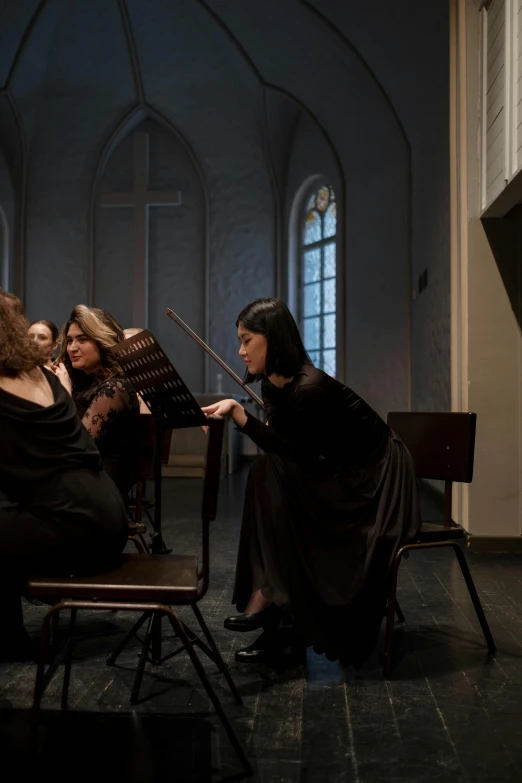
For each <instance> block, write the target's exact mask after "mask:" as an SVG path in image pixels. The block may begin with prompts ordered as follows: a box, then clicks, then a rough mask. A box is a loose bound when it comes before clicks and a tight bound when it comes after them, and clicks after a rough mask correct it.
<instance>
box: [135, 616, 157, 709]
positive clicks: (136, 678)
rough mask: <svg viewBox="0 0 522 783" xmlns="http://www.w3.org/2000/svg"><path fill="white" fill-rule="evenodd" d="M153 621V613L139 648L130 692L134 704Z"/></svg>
mask: <svg viewBox="0 0 522 783" xmlns="http://www.w3.org/2000/svg"><path fill="white" fill-rule="evenodd" d="M153 621H154V613H152V614H151V615H150V617H149V624H148V626H147V631H146V633H145V639H144V640H143V647H142V648H141V655H140V661H139V663H138V668H137V670H136V676H135V678H134V684H133V686H132V692H131V697H130V703H131V704H136V703H137V701H138V699H139V697H140V688H141V681H142V680H143V673H144V671H145V664H146V663H147V656H148V653H149V647H150V637H151V635H152V624H153Z"/></svg>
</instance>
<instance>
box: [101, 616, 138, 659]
mask: <svg viewBox="0 0 522 783" xmlns="http://www.w3.org/2000/svg"><path fill="white" fill-rule="evenodd" d="M147 617H148V614H147V612H144V613H143V614H142V615H141V617H140V619H139V620H138V621H137V622H136V623H134V625H133V626H132V628H131V629H130V631H129V632H128V633H126V634H125V636H124V637H123V639H122V640H121V642H120V643H119V644H118V646H117V647H116V649H115V650H114V652H113V653H111V654H110V655H109V657H108V658H107V666H114V664H115V663H116V661H117V660H118V658H119V656H120V655H121V653H122V652H123V650H124V649H125V647H126V646H127V645H128V643H129V642H130V640H131V639H132V637H133V636H136V634H137V633H138V631H139V630H140V628H141V626H142V625H143V623H144V622H145V620H146V619H147Z"/></svg>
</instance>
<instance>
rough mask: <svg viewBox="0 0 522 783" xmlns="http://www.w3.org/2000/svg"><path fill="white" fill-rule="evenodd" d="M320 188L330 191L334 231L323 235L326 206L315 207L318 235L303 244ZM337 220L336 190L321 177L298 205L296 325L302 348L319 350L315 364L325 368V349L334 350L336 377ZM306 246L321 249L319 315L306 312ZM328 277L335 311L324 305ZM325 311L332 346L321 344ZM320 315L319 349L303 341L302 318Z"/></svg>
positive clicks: (337, 348) (303, 326)
mask: <svg viewBox="0 0 522 783" xmlns="http://www.w3.org/2000/svg"><path fill="white" fill-rule="evenodd" d="M323 188H328V191H329V202H328V207H327V209H328V208H329V207H330V205H331V204H332V203H334V204H335V205H336V220H335V233H334V234H333V235H332V236H329V237H324V236H323V235H324V221H325V218H326V212H327V209H325V210H323V211H321V210H317V212H318V214H319V216H320V220H321V239H319V240H316V241H315V242H311V243H310V244H308V245H307V244H305V232H306V219H307V215H308V213H309V211H310V207H309V205H310V201H311V199H312V197H315V196H317V194H318V193H319V191H320V190H321V189H323ZM338 222H339V209H338V199H337V193H336V191H335V189H334V187H333V186H332V185H330V184H329V183H327V182H326V181H320V182H316V183H315V184H314V186H313V187H311V188H308V189H307V191H306V197H305V198H304V199H303V200H302V202H301V209H300V220H299V269H298V291H299V295H298V305H299V327H300V330H301V334H302V336H303V343H305V348H306V349H307V351H308V352H309V353H315V352H316V350H317V353H318V354H319V359H318V361H317V362H314V364H315V365H316V366H317V367H319V368H320V369H323V370H324V371H325V372H326V370H325V369H324V353H325V351H329V350H333V351H334V356H335V374H334V376H333V377H338V370H339V344H338V343H339V341H338V316H339V297H338V268H337V248H338V236H339V228H338ZM328 245H333V246H334V255H335V272H334V275H333V276H329V277H325V276H324V272H325V247H326V246H328ZM309 250H320V251H321V258H320V276H319V279H318V280H316V281H314V283H319V285H320V308H319V313H318V315H313V316H305V287H306V286H308V285H310V284H311V283H305V253H306V252H307V251H309ZM327 280H334V281H335V310H334V311H328V312H327V311H326V310H325V309H324V283H325V281H327ZM328 315H334V316H335V327H334V334H335V344H334V345H333V346H327V347H325V345H324V327H325V317H326V316H328ZM317 317H319V318H320V336H319V348H318V349H308V348H307V346H306V342H305V321H306V320H308V319H310V318H317Z"/></svg>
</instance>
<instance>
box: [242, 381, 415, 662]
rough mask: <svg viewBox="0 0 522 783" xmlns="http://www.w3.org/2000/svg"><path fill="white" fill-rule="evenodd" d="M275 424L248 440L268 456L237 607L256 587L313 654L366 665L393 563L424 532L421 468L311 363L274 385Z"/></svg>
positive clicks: (255, 477)
mask: <svg viewBox="0 0 522 783" xmlns="http://www.w3.org/2000/svg"><path fill="white" fill-rule="evenodd" d="M262 393H263V400H264V403H265V406H266V411H267V418H268V424H269V426H265V425H264V424H263V422H261V421H259V420H258V419H256V418H254V417H252V416H248V419H247V423H246V425H245V426H244V427H243V429H242V432H244V433H245V434H246V435H249V436H250V437H251V438H252V440H253V441H254V442H255V443H256V444H258V445H259V446H260V447H261V448H262V449H263V450H264V451H265V452H267V453H266V455H265V456H263V457H259V458H258V459H257V460H256V462H254V464H253V465H252V468H251V470H250V474H249V477H248V482H247V487H246V496H245V505H244V513H243V522H242V527H241V537H240V543H239V552H238V559H237V567H236V580H235V589H234V596H233V603H235V604H236V607H237V609H238V611H244V610H245V607H246V605H247V603H248V600H249V598H250V595H251V593H252V592H253V591H255V590H258V589H261V590H262V592H263V595H264V596H265V597H266V598H270V599H273V600H274V602H275V603H276V604H277V605H278V606H281V607H284V608H285V610H286V614H287V617H289V618H290V619H291V621H292V622H293V624H294V628H295V630H296V631H297V633H298V634H299V635H300V636H301V637H302V639H303V640H304V641H305V643H307V644H309V645H313V646H314V648H315V650H316V652H319V653H323V652H324V653H326V654H327V656H328V657H329V658H332V659H335V658H340V659H341V660H342V661H343V662H346V663H352V662H353V663H362V662H363V661H364V660H365V659H366V658H367V657H368V656H369V655H370V654H371V652H372V650H373V648H374V647H375V644H376V641H377V635H378V632H379V627H380V625H381V621H382V617H383V614H384V608H385V602H386V586H387V579H388V574H389V571H390V564H391V563H392V561H393V557H394V555H395V553H396V551H397V548H398V547H399V546H400V545H401V544H402V543H403V542H404V541H406V540H408V539H410V538H414V537H415V536H416V535H417V533H418V530H419V527H420V512H419V501H418V494H417V482H416V476H415V469H414V465H413V460H412V457H411V455H410V453H409V452H408V450H407V449H406V447H405V445H404V444H403V443H402V441H401V440H400V439H399V438H398V437H396V435H395V433H393V432H392V431H391V430H390V429H389V427H388V426H387V425H386V423H385V422H384V421H383V420H382V419H381V418H380V416H378V414H377V413H376V412H375V411H374V410H372V408H371V407H370V406H369V405H368V404H367V403H366V402H365V401H364V400H362V399H361V398H360V397H359V396H358V395H357V394H356V393H355V392H354V391H352V390H351V389H349V388H348V387H346V386H344V385H343V384H342V383H340V382H339V381H336V380H334V379H333V378H330V377H329V376H328V375H326V374H325V373H324V372H322V371H321V370H318V369H316V368H315V367H312V366H304V367H303V368H302V370H301V372H299V373H297V375H296V376H295V377H294V379H293V380H292V382H291V383H288V384H287V385H285V386H284V387H283V388H282V389H279V388H276V387H275V386H273V385H272V384H271V383H270V382H268V381H266V382H265V383H264V385H263V390H262Z"/></svg>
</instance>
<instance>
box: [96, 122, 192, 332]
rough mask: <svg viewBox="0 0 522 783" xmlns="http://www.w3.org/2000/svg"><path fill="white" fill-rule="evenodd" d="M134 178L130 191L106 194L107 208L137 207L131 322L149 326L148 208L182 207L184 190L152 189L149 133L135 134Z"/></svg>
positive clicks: (140, 325) (104, 201)
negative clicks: (150, 188) (150, 185)
mask: <svg viewBox="0 0 522 783" xmlns="http://www.w3.org/2000/svg"><path fill="white" fill-rule="evenodd" d="M133 142H134V145H133V146H134V156H133V157H134V178H133V189H132V192H130V193H106V194H104V195H103V196H102V201H101V203H102V206H104V207H132V208H133V209H134V220H133V227H134V250H133V285H132V324H128V326H135V327H142V328H147V326H148V302H149V280H148V278H149V275H148V271H149V207H179V206H180V205H181V193H180V192H179V191H177V190H166V191H159V190H149V189H148V187H149V134H148V133H135V134H134V138H133Z"/></svg>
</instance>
